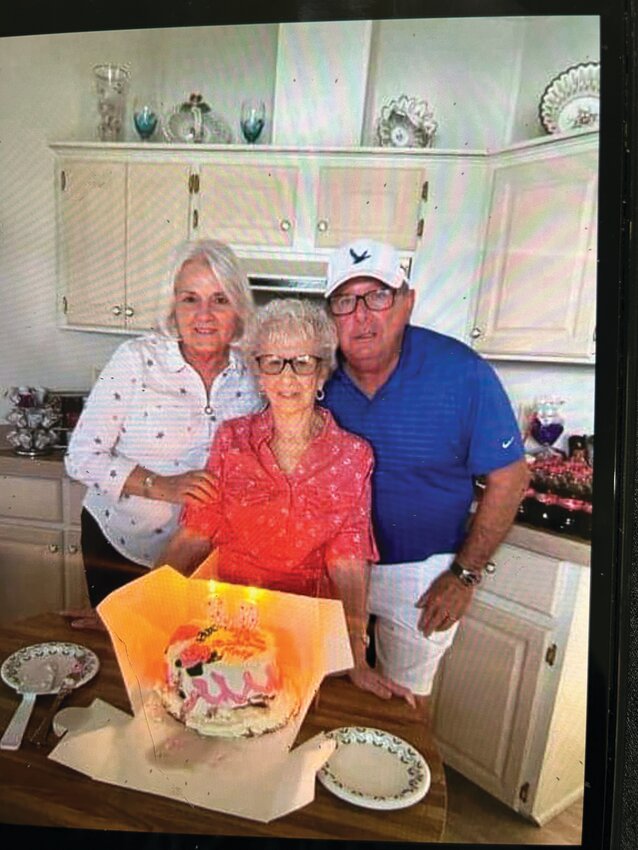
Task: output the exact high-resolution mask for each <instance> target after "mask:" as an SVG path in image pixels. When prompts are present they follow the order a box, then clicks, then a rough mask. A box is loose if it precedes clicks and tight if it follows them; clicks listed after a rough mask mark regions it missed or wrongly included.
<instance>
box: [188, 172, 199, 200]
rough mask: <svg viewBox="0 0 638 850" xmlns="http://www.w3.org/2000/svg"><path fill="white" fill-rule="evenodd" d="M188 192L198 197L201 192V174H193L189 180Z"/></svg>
mask: <svg viewBox="0 0 638 850" xmlns="http://www.w3.org/2000/svg"><path fill="white" fill-rule="evenodd" d="M188 191H189V192H190V193H191V195H196V194H197V193H198V192H199V174H191V175H190V177H189V178H188Z"/></svg>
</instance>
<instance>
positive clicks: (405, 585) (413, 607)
mask: <svg viewBox="0 0 638 850" xmlns="http://www.w3.org/2000/svg"><path fill="white" fill-rule="evenodd" d="M325 294H326V298H327V299H328V308H329V311H330V313H331V314H332V316H333V317H334V320H335V323H336V326H337V332H338V335H339V365H338V368H337V370H336V371H335V372H334V374H333V376H332V378H331V379H330V381H329V382H328V384H327V385H326V387H325V402H324V403H325V405H326V406H327V407H328V408H329V409H330V410H331V412H332V413H333V415H334V416H335V419H336V420H337V422H338V423H339V424H340V425H341V426H342V427H343V428H345V429H347V430H348V431H351V432H353V433H355V434H359V435H360V436H362V437H364V438H365V439H366V440H368V442H369V443H370V444H371V445H372V448H373V450H374V455H375V469H374V474H373V484H372V491H373V493H372V505H373V525H374V531H375V537H376V541H377V546H378V549H379V553H380V564H378V565H375V566H373V567H372V568H371V572H370V591H369V603H368V609H369V611H370V613H373V614H375V615H376V623H375V645H376V653H377V664H378V665H379V667H380V668H381V670H380V672H381V673H382V674H383V675H384V676H386V677H387V678H390V679H392V680H394V681H395V682H397V683H398V684H400V685H403V686H406V687H409V688H411V690H412V691H413V692H414V693H415V694H416V695H417V696H419V697H427V695H429V693H430V692H431V689H432V680H433V678H434V674H435V672H436V669H437V666H438V663H439V661H440V659H441V657H442V656H443V654H444V652H445V651H446V649H447V648H448V647H449V646H450V645H451V643H452V640H453V638H454V634H455V632H456V629H457V627H458V620H459V618H460V617H462V615H463V614H464V613H465V611H466V609H467V607H468V605H469V604H470V602H471V600H472V596H473V592H474V587H475V586H476V584H478V582H480V581H481V578H482V573H483V571H484V570H485V567H486V565H487V563H488V561H489V558H490V557H491V555H492V553H493V552H494V550H495V549H496V547H497V546H498V544H499V543H500V542H501V540H502V539H503V537H504V536H505V534H506V532H507V530H508V528H509V527H510V525H511V523H512V521H513V519H514V516H515V514H516V510H517V507H518V504H519V503H520V500H521V497H522V494H523V492H524V489H525V487H526V484H527V480H528V472H527V465H526V463H525V460H524V452H523V446H522V442H521V437H520V434H519V430H518V427H517V424H516V420H515V417H514V415H513V412H512V408H511V405H510V402H509V400H508V398H507V396H506V394H505V391H504V390H503V388H502V386H501V384H500V381H499V379H498V378H497V376H496V374H495V372H494V370H493V369H492V368H491V366H490V365H489V364H488V363H487V362H486V361H485V360H483V359H482V358H481V357H480V356H479V355H478V354H477V353H476V352H474V351H473V350H472V349H471V348H469V347H468V346H466V345H465V344H464V343H462V342H459V341H458V340H456V339H453V338H451V337H448V336H444V335H442V334H439V333H436V332H434V331H431V330H427V329H425V328H420V327H415V326H412V325H410V324H409V319H410V315H411V312H412V309H413V306H414V296H415V293H414V290H412V289H410V288H409V285H408V282H407V279H406V276H405V272H404V271H403V268H402V267H401V263H400V258H399V255H398V253H397V252H396V251H395V250H394V249H393V248H392V247H391V246H390V245H386V244H384V243H380V242H374V241H372V240H367V239H359V240H356V241H354V242H351V243H348V244H346V245H343V246H342V247H341V248H339V249H338V250H337V251H335V252H334V253H333V255H332V256H331V258H330V262H329V268H328V281H327V287H326V293H325ZM477 475H485V476H486V488H485V492H484V496H483V498H482V500H481V503H480V505H479V507H478V509H477V511H476V514H475V515H474V518H473V521H472V523H471V526H470V527H469V530H468V519H469V514H470V507H471V504H472V500H473V477H474V476H477ZM379 696H383V697H390V696H391V693H390V691H389V690H387V689H386V688H384V687H383V686H382V685H380V686H379ZM420 702H421V705H423V706H426V705H427V699H422V700H421V701H420Z"/></svg>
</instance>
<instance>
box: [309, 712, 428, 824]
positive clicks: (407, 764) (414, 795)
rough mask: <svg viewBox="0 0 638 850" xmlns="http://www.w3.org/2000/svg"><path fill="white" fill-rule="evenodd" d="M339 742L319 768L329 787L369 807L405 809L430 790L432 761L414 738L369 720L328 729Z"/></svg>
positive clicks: (326, 785) (327, 734) (328, 735)
mask: <svg viewBox="0 0 638 850" xmlns="http://www.w3.org/2000/svg"><path fill="white" fill-rule="evenodd" d="M326 737H328V738H332V739H333V740H334V741H335V742H336V744H337V747H336V749H335V751H334V753H333V754H332V755H331V756H330V758H329V759H328V761H327V762H326V763H325V764H324V765H323V767H322V768H321V769H320V770H319V771H318V772H317V778H318V779H319V781H320V782H321V784H322V785H324V786H325V787H326V788H327V789H328V791H331V792H332V793H333V794H334V795H335V796H336V797H340V798H341V799H342V800H345V801H346V802H348V803H353V804H354V805H355V806H362V807H363V808H366V809H386V810H389V809H403V808H406V807H407V806H412V805H414V804H415V803H418V802H419V800H422V799H423V797H425V795H426V794H427V793H428V791H429V790H430V782H431V779H432V777H431V774H430V768H429V767H428V765H427V762H426V761H425V759H424V758H423V756H422V755H421V753H419V752H418V751H417V750H415V748H414V747H413V746H411V744H408V743H407V741H404V740H403V739H402V738H398V737H397V736H396V735H391V734H390V733H389V732H384V731H383V730H382V729H372V728H369V727H365V726H343V727H341V728H340V729H333V730H332V731H330V732H326Z"/></svg>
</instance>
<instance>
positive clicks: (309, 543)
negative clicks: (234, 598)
mask: <svg viewBox="0 0 638 850" xmlns="http://www.w3.org/2000/svg"><path fill="white" fill-rule="evenodd" d="M336 345H337V337H336V331H335V328H334V325H333V322H332V319H331V318H330V317H329V316H328V315H327V313H326V311H325V309H324V308H323V305H319V304H314V303H312V302H311V301H310V300H307V299H306V300H303V301H301V300H297V299H282V300H279V299H277V300H273V301H271V302H269V303H268V304H267V305H266V306H265V307H263V308H261V309H260V310H258V311H257V315H256V317H255V321H254V323H252V324H251V325H250V327H249V328H248V329H247V332H246V334H245V336H244V338H243V340H242V349H243V351H244V356H245V359H246V362H247V364H248V365H249V366H251V367H252V369H253V370H254V372H255V375H256V378H257V382H258V385H259V388H260V390H261V392H262V394H263V396H264V397H265V399H266V401H267V405H266V407H265V409H264V410H262V411H260V412H259V413H253V414H250V415H248V416H242V417H240V418H238V419H234V420H232V421H229V422H225V423H224V424H223V425H222V426H221V427H220V428H219V430H218V431H217V434H216V435H215V440H214V442H213V446H212V449H211V454H210V458H209V461H208V465H207V467H206V468H207V471H208V472H209V473H210V474H211V475H212V476H213V478H214V480H215V482H216V497H215V498H214V499H211V500H210V501H208V502H207V503H206V504H202V503H200V504H196V503H194V502H191V503H190V504H188V505H187V506H186V507H185V508H184V510H183V511H182V516H181V519H180V527H179V529H178V531H177V532H176V533H175V535H174V536H173V538H172V540H171V541H170V542H169V544H168V547H167V548H166V550H165V551H164V552H163V553H162V555H161V556H160V558H159V559H158V562H157V564H158V565H161V564H164V563H168V564H171V565H172V566H173V567H175V568H176V569H178V570H180V571H181V572H182V573H184V574H185V575H191V574H192V573H193V572H194V570H195V569H196V568H197V567H198V566H200V565H201V564H202V561H204V559H206V558H207V556H208V555H209V554H210V553H211V552H212V551H213V550H215V552H216V558H211V559H209V560H208V561H207V562H206V563H207V564H211V565H214V566H212V570H213V571H212V572H211V573H208V576H209V577H211V578H216V579H219V580H221V581H227V582H231V583H236V584H245V585H252V586H259V587H267V588H270V589H275V590H282V591H285V592H289V593H298V594H302V595H306V596H323V597H337V598H340V599H341V600H342V602H343V605H344V610H345V614H346V620H347V623H348V630H349V633H350V639H351V644H352V651H353V657H354V661H355V665H354V667H353V669H352V670H351V671H350V672H349V675H350V678H351V679H352V681H353V682H354V683H355V684H356V685H357V686H358V687H361V688H363V689H365V690H370V691H372V692H374V693H376V694H378V695H379V696H381V697H385V698H389V697H391V696H392V694H397V695H400V696H403V697H405V698H406V699H408V701H410V702H411V703H412V702H413V700H412V695H411V693H410V691H408V690H407V689H405V688H402V687H401V686H399V685H396V684H395V683H394V682H392V681H390V680H388V679H385V678H383V677H382V676H380V675H379V674H377V673H376V671H375V670H373V669H372V668H370V667H369V666H368V664H367V662H366V651H365V648H366V643H367V633H366V624H367V614H366V592H367V591H366V587H367V576H366V574H367V568H368V565H369V563H370V562H371V561H374V560H376V559H377V550H376V546H375V542H374V538H373V535H372V529H371V523H370V479H371V474H372V466H373V457H372V450H371V449H370V446H369V445H368V444H367V443H366V442H365V441H364V440H362V439H360V438H359V437H356V436H354V435H353V434H350V433H348V432H347V431H344V430H343V429H341V428H340V427H339V426H338V425H337V424H336V422H335V420H334V419H333V417H332V415H331V414H330V413H329V411H327V410H326V409H324V408H322V407H320V406H319V405H318V404H317V401H318V400H320V399H321V398H322V396H323V385H324V383H325V382H326V380H327V379H328V377H329V375H330V372H331V371H332V369H333V368H334V366H335V351H336ZM205 566H206V565H205ZM205 566H204V567H203V568H202V569H201V570H200V571H199V572H198V576H204V575H206V573H205V572H204V569H205Z"/></svg>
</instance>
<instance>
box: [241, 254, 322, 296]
mask: <svg viewBox="0 0 638 850" xmlns="http://www.w3.org/2000/svg"><path fill="white" fill-rule="evenodd" d="M239 259H240V262H241V264H242V266H243V268H244V271H245V272H246V275H247V277H248V282H249V283H250V285H251V287H252V288H253V289H259V290H263V291H267V292H268V291H270V292H279V291H281V292H286V293H291V294H292V293H293V292H300V293H302V292H304V293H307V294H314V295H323V293H324V292H325V289H326V276H327V273H328V262H327V260H319V259H317V260H293V259H290V260H288V259H279V258H273V257H258V256H254V255H252V256H250V257H242V256H240V258H239Z"/></svg>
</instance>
